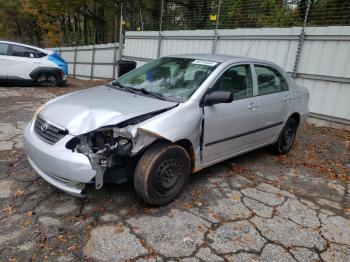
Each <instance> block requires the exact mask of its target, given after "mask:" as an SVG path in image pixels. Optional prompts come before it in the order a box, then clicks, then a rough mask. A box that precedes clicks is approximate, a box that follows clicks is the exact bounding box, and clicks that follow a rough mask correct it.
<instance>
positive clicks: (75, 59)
mask: <svg viewBox="0 0 350 262" xmlns="http://www.w3.org/2000/svg"><path fill="white" fill-rule="evenodd" d="M76 65H77V46H76V45H75V47H74V60H73V78H75V68H76Z"/></svg>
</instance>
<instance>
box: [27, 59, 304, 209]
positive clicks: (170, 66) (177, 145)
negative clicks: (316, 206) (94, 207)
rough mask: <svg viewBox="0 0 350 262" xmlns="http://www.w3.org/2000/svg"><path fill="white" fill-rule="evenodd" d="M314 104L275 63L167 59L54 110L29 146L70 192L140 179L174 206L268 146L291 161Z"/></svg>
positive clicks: (44, 113)
mask: <svg viewBox="0 0 350 262" xmlns="http://www.w3.org/2000/svg"><path fill="white" fill-rule="evenodd" d="M308 99H309V95H308V92H307V90H306V89H305V88H304V87H301V86H298V85H297V84H296V83H295V82H294V80H293V79H292V78H291V77H290V76H289V75H288V74H286V73H285V72H284V71H283V70H282V69H281V68H280V67H279V66H277V65H275V64H273V63H270V62H267V61H262V60H257V59H249V58H242V57H234V56H224V55H209V54H190V55H176V56H167V57H163V58H160V59H157V60H154V61H152V62H150V63H148V64H145V65H143V66H141V67H139V68H137V69H134V70H132V71H130V72H128V73H127V74H126V75H124V76H122V77H120V78H119V79H118V80H116V81H114V82H112V83H111V84H107V85H103V86H98V87H94V88H91V89H86V90H83V91H79V92H75V93H71V94H67V95H63V96H60V97H57V98H55V99H53V100H51V101H49V102H47V103H46V104H44V105H43V106H42V107H41V108H39V109H38V111H37V112H36V114H35V115H34V117H33V120H32V121H31V122H30V123H29V124H28V126H27V128H26V129H25V132H24V142H25V148H26V152H27V155H28V160H29V163H30V164H31V166H32V167H33V168H34V170H35V171H36V172H37V173H38V174H39V175H40V176H41V177H42V178H43V179H45V180H46V181H47V182H49V183H50V184H52V185H53V186H55V187H57V188H59V189H61V190H63V191H65V192H67V193H70V194H72V195H76V196H83V195H84V194H85V192H86V191H85V187H86V185H87V184H92V185H93V186H94V187H95V188H96V189H100V188H101V187H102V186H103V184H104V183H123V182H126V181H127V180H132V181H133V182H134V187H135V190H136V192H137V193H138V194H139V195H140V196H141V197H142V198H143V199H144V201H146V202H147V203H149V204H152V205H164V204H166V203H169V202H170V201H172V200H174V199H175V198H176V197H177V196H178V195H179V194H180V193H181V191H182V190H183V188H184V187H185V185H186V183H187V181H188V178H189V175H190V174H191V173H194V172H197V171H199V170H201V169H203V168H205V167H208V166H210V165H213V164H215V163H218V162H221V161H223V160H225V159H228V158H232V157H234V156H237V155H240V154H243V153H246V152H248V151H251V150H254V149H257V148H260V147H264V146H267V145H272V148H273V149H274V150H275V152H277V153H279V154H286V153H287V152H288V151H289V150H290V149H291V147H292V145H293V142H294V139H295V136H296V131H297V128H298V126H299V125H300V124H301V123H302V122H303V121H305V119H306V117H307V114H308Z"/></svg>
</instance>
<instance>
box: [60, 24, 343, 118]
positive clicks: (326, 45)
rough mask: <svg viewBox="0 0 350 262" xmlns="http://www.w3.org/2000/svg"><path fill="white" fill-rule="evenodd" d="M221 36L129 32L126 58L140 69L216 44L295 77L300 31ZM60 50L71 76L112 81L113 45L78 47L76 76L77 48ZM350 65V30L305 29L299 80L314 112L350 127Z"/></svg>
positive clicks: (225, 32) (224, 33) (233, 32)
mask: <svg viewBox="0 0 350 262" xmlns="http://www.w3.org/2000/svg"><path fill="white" fill-rule="evenodd" d="M216 33H217V35H216V36H215V32H214V30H182V31H162V32H161V33H160V32H158V31H138V32H130V31H127V32H126V34H125V44H124V49H123V56H122V57H123V59H131V60H134V61H137V66H141V65H143V64H145V63H147V62H149V61H151V60H153V59H155V58H157V56H158V52H159V51H160V55H161V56H164V55H170V54H179V53H210V52H211V51H212V50H213V49H212V48H213V42H214V40H215V39H216V40H217V42H216V48H215V52H216V53H221V54H230V55H238V56H246V57H254V58H260V59H265V60H269V61H272V62H275V63H276V64H278V65H280V66H281V67H282V68H284V69H285V70H286V71H287V72H293V69H294V64H295V61H296V56H297V50H298V47H300V34H301V27H292V28H259V29H258V28H255V29H252V28H251V29H220V30H217V31H216ZM160 37H161V41H159V39H160ZM159 44H160V46H159ZM60 50H61V54H62V56H63V58H64V59H66V60H67V61H68V62H70V64H69V73H70V74H73V73H74V72H75V75H76V76H77V77H82V76H84V77H85V78H88V79H90V78H109V79H112V78H113V68H114V67H113V58H114V52H115V51H114V44H106V45H95V46H94V48H93V46H83V47H77V49H76V50H77V53H76V57H75V58H76V64H75V71H74V64H73V62H74V54H75V47H68V48H61V49H60ZM93 52H94V55H93ZM93 57H94V59H93ZM92 61H93V62H94V66H93V68H92V67H91V63H92ZM349 61H350V26H333V27H317V28H313V27H306V28H305V39H304V42H303V45H302V49H301V55H300V60H299V65H298V70H297V75H296V77H297V79H296V81H297V83H299V84H301V85H303V86H305V87H307V88H308V89H309V91H310V105H309V106H310V111H311V112H313V113H316V114H319V115H325V116H329V117H333V118H338V119H342V121H343V120H345V121H348V122H349V123H350V103H349V99H350V67H349ZM91 74H92V75H91Z"/></svg>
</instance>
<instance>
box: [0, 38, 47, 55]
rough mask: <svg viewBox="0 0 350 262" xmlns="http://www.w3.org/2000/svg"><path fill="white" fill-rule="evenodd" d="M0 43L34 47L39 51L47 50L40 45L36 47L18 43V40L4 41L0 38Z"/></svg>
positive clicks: (45, 51)
mask: <svg viewBox="0 0 350 262" xmlns="http://www.w3.org/2000/svg"><path fill="white" fill-rule="evenodd" d="M0 43H4V44H10V45H11V44H13V45H20V46H24V47H28V48H34V49H37V50H39V51H41V52H44V53H47V52H48V50H45V49H43V48H40V47H36V46H32V45H26V44H22V43H18V42H11V41H5V40H0Z"/></svg>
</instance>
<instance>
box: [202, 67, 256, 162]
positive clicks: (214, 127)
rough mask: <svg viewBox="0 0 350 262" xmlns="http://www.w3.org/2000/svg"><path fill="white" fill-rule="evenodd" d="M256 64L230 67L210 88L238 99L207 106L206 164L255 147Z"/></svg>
mask: <svg viewBox="0 0 350 262" xmlns="http://www.w3.org/2000/svg"><path fill="white" fill-rule="evenodd" d="M252 68H253V67H252V66H251V65H250V64H240V65H233V66H231V67H229V68H228V69H227V70H226V71H225V72H224V73H223V74H222V75H221V76H220V77H219V78H218V79H217V81H216V82H215V83H214V85H213V86H212V87H211V88H210V89H209V90H208V91H209V92H213V91H229V92H231V93H233V97H234V101H233V102H231V103H227V104H216V105H211V106H205V107H204V135H203V159H202V161H203V164H210V163H213V162H217V161H220V160H222V159H224V158H228V157H229V156H232V155H235V154H238V153H239V152H242V151H245V150H247V149H248V148H251V147H252V146H254V141H255V133H254V130H255V129H256V122H257V117H256V101H257V98H256V97H254V88H253V79H252Z"/></svg>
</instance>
